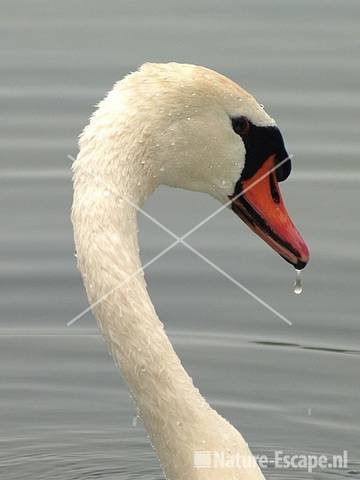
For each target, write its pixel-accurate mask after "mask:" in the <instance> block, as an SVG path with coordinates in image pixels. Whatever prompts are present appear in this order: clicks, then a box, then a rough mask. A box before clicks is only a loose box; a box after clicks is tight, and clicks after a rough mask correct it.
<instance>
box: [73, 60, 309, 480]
mask: <svg viewBox="0 0 360 480" xmlns="http://www.w3.org/2000/svg"><path fill="white" fill-rule="evenodd" d="M79 145H80V151H79V154H78V156H77V159H76V161H75V162H74V165H73V172H74V200H73V207H72V222H73V225H74V236H75V244H76V251H77V255H78V267H79V269H80V271H81V273H82V276H83V280H84V284H85V288H86V292H87V295H88V298H89V301H90V303H91V304H93V303H96V302H97V303H96V305H95V306H94V307H93V311H94V313H95V316H96V318H97V321H98V324H99V327H100V329H101V332H102V334H103V336H104V337H105V339H106V342H107V345H108V347H109V350H110V352H111V354H112V356H113V358H114V360H115V362H116V363H117V365H118V366H119V367H120V368H121V371H122V374H123V376H124V378H125V380H126V382H127V384H128V387H129V390H130V393H131V396H132V398H133V399H134V402H135V404H136V407H137V410H138V413H139V415H140V417H141V419H142V421H143V423H144V425H145V427H146V429H147V432H148V434H149V437H150V439H151V442H152V445H153V446H154V449H155V451H156V452H157V455H158V457H159V459H160V462H161V465H162V467H163V469H164V473H165V475H166V478H168V479H171V480H180V479H184V480H195V479H196V480H198V479H201V480H205V479H206V480H212V479H216V480H219V479H222V480H230V479H236V480H239V479H242V480H253V479H254V480H255V479H263V478H264V477H263V475H262V472H261V470H260V468H259V467H258V466H257V465H256V464H255V463H252V462H250V461H246V462H243V465H239V464H237V465H235V466H233V467H230V466H229V465H227V466H222V467H220V466H219V468H196V466H195V465H194V455H196V452H204V451H206V452H220V455H221V454H224V455H228V454H233V455H234V456H235V457H236V456H239V455H241V456H242V458H246V459H250V458H253V457H251V452H250V450H249V448H248V445H247V443H246V442H245V441H244V439H243V437H242V436H241V434H240V433H239V432H238V431H237V430H236V429H235V428H234V427H233V426H232V425H231V424H230V423H228V422H227V421H226V420H225V419H224V418H222V417H221V416H220V415H219V414H218V413H217V412H216V411H215V410H213V409H212V408H211V407H210V406H209V404H208V403H207V402H206V401H205V399H204V398H203V397H202V396H201V394H200V392H199V390H198V389H197V388H196V387H194V385H193V382H192V379H191V378H190V377H189V375H188V374H187V373H186V371H185V370H184V368H183V366H182V364H181V362H180V360H179V358H178V357H177V355H176V353H175V351H174V349H173V347H172V345H171V343H170V341H169V339H168V337H167V335H166V334H165V332H164V329H163V324H162V323H161V322H160V320H159V319H158V317H157V315H156V312H155V310H154V307H153V305H152V303H151V300H150V298H149V296H148V292H147V289H146V283H145V280H144V278H143V275H140V274H139V275H136V276H134V275H133V276H132V277H131V275H132V274H133V272H136V271H137V270H138V269H140V268H141V263H140V258H139V248H138V238H137V222H136V209H135V208H134V207H133V206H131V204H130V203H129V202H128V201H126V200H124V199H129V200H130V202H132V203H133V204H134V203H135V204H137V205H142V204H143V202H144V201H145V200H146V199H147V197H149V195H150V194H151V193H152V192H153V191H154V190H155V189H156V187H157V186H158V185H160V184H165V185H170V186H173V187H180V188H184V189H188V190H195V191H199V192H205V193H208V194H210V195H212V196H213V197H215V198H216V199H218V200H219V201H220V202H222V203H226V202H228V201H229V198H230V199H231V198H233V197H234V196H236V195H237V194H238V193H239V192H240V193H241V192H242V191H244V192H245V193H244V194H243V195H242V196H241V197H240V198H236V197H235V199H234V200H233V201H232V204H231V207H232V210H234V211H235V212H236V214H238V215H239V216H240V217H241V218H242V219H243V220H244V221H245V222H246V223H247V224H248V225H249V227H250V228H251V229H252V230H254V231H255V232H256V233H257V234H258V235H260V237H262V238H263V239H264V240H265V241H266V242H267V243H268V244H269V245H271V246H272V247H273V248H274V249H275V250H276V251H277V252H278V253H279V254H280V255H281V256H283V257H284V258H285V259H286V260H287V261H288V262H290V263H291V264H293V265H294V266H295V267H296V268H298V269H301V268H303V267H304V266H305V265H306V263H307V261H308V250H307V247H306V245H305V243H304V241H303V240H302V238H301V236H300V234H299V233H298V231H297V230H296V229H295V227H294V225H293V223H292V222H291V220H290V218H289V216H288V214H287V212H286V210H285V207H284V205H283V202H282V198H281V194H280V191H279V189H278V181H282V180H285V178H286V177H287V176H288V175H289V173H290V168H291V166H290V160H289V161H286V162H285V163H284V164H282V165H281V166H280V167H279V168H278V169H277V170H276V172H274V173H271V174H270V175H269V176H267V177H266V178H264V179H263V180H261V181H258V182H257V183H256V180H259V178H260V176H261V175H263V174H264V172H265V173H266V171H268V170H269V169H270V168H271V167H272V166H273V165H274V164H276V163H279V162H280V161H281V160H283V159H285V158H286V157H287V153H286V150H285V147H284V143H283V140H282V136H281V134H280V131H279V130H278V128H277V126H276V124H275V121H274V120H273V119H272V118H271V117H270V116H269V115H268V114H267V113H266V112H265V110H264V109H263V108H262V106H260V105H259V104H258V103H257V102H256V100H255V99H254V97H252V96H251V95H250V94H249V93H247V92H246V91H244V90H243V89H241V88H240V87H239V86H238V85H237V84H235V83H234V82H232V81H231V80H229V79H227V78H226V77H224V76H222V75H220V74H219V73H216V72H214V71H212V70H209V69H207V68H204V67H200V66H194V65H183V64H177V63H169V64H145V65H143V66H142V67H141V68H140V69H139V70H138V71H136V72H135V73H132V74H130V75H128V76H127V77H125V78H124V79H123V80H121V81H120V82H118V83H116V84H115V86H114V87H113V89H112V90H111V91H110V93H109V94H108V95H107V96H106V97H105V99H104V100H103V101H101V102H100V104H99V106H98V109H97V110H96V112H95V113H94V114H93V115H92V117H91V119H90V123H89V125H88V126H87V127H86V128H85V129H84V131H83V133H82V135H81V138H80V142H79ZM254 181H255V183H256V184H255V185H254V186H253V187H251V185H252V183H254ZM109 292H111V293H110V294H109ZM103 297H105V298H104V299H103V300H102V301H100V300H101V299H102V298H103Z"/></svg>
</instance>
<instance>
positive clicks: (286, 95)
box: [0, 0, 360, 480]
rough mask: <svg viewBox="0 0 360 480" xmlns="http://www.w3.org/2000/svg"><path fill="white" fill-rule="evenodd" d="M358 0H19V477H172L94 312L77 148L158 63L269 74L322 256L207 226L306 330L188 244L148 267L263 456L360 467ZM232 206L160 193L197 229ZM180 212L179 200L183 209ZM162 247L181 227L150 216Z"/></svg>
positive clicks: (14, 141) (14, 261)
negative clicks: (80, 246) (124, 85)
mask: <svg viewBox="0 0 360 480" xmlns="http://www.w3.org/2000/svg"><path fill="white" fill-rule="evenodd" d="M359 14H360V5H359V3H358V2H356V1H347V2H344V3H342V2H338V1H311V2H310V1H301V2H300V1H294V2H286V1H285V0H283V1H280V0H278V1H274V2H265V0H259V1H255V2H251V4H249V2H233V1H230V0H226V1H222V2H215V1H213V0H211V1H206V2H205V1H204V0H201V1H198V2H195V3H194V2H191V1H190V0H185V1H182V2H180V3H179V2H177V3H176V2H165V1H160V0H156V1H153V2H131V1H130V0H126V1H125V0H122V1H121V2H115V1H112V0H111V1H108V2H106V3H103V4H100V3H99V2H94V1H87V2H84V1H73V2H71V3H69V2H58V3H54V2H51V3H50V2H45V1H33V2H31V5H30V4H28V3H25V2H10V0H5V1H4V2H3V6H2V18H1V20H0V22H1V32H2V42H1V44H0V49H1V53H2V62H1V77H0V78H1V80H0V95H1V100H2V109H1V111H2V115H1V119H0V123H1V128H0V149H1V158H2V163H1V171H0V175H1V182H2V186H1V187H2V188H1V193H0V195H1V199H2V201H1V202H0V210H1V218H2V223H3V225H2V229H1V232H0V241H1V246H2V253H3V254H2V261H1V271H0V274H1V289H0V305H1V313H2V315H1V319H2V322H1V327H0V375H1V395H0V418H1V428H0V442H1V447H0V471H1V472H2V475H1V478H4V479H7V480H15V479H16V480H21V479H27V480H28V479H36V480H42V479H46V480H50V479H61V480H75V479H92V478H104V479H118V480H121V479H124V480H125V479H130V478H143V479H146V480H155V479H160V478H162V474H161V470H160V468H159V465H158V463H157V460H156V459H155V457H154V455H153V452H152V450H151V447H150V445H149V442H148V439H147V436H146V433H145V432H144V430H143V427H142V425H141V423H138V425H137V426H135V427H134V426H133V416H134V414H135V413H134V408H133V406H132V404H131V402H130V399H129V397H128V394H127V389H126V386H125V384H124V382H123V381H122V379H121V377H120V375H119V373H118V371H117V369H116V368H115V367H114V366H113V363H112V360H111V358H110V357H109V356H108V354H107V352H106V349H105V346H104V343H103V341H102V340H101V338H100V336H99V335H98V332H97V329H96V325H95V322H94V320H93V318H92V316H91V315H90V314H88V315H86V316H85V317H84V318H82V319H81V320H79V322H77V323H76V324H75V325H74V326H73V327H71V328H68V327H66V323H67V322H68V321H69V320H70V319H71V318H73V317H74V316H75V315H77V314H78V313H79V312H80V311H81V310H82V309H84V308H85V307H86V306H87V301H86V298H85V295H84V291H83V288H82V284H81V280H80V277H79V274H78V272H77V270H76V265H75V258H74V256H73V249H74V247H73V240H72V230H71V225H70V220H69V210H70V205H71V182H70V172H69V166H70V161H69V159H68V158H67V155H68V154H73V155H76V138H77V135H78V133H79V131H80V130H81V128H82V127H83V126H84V125H85V123H86V119H87V117H88V116H89V114H90V113H91V111H92V109H93V105H94V104H95V103H97V102H98V101H99V100H100V99H101V97H102V96H103V95H104V93H105V92H106V91H107V90H108V89H109V88H111V85H112V84H113V83H114V82H115V81H117V80H118V79H119V78H121V77H122V76H123V75H124V74H126V73H127V72H129V71H132V70H135V69H136V68H137V66H138V65H139V64H141V63H143V62H144V61H149V60H150V61H168V60H177V61H186V62H190V63H197V64H203V65H207V66H209V67H212V68H215V69H217V70H219V71H222V72H223V73H225V74H227V75H229V76H231V77H232V78H233V79H235V80H236V81H238V82H240V83H241V84H242V85H243V86H245V87H246V88H248V89H250V90H251V91H252V92H253V93H254V94H255V95H256V96H257V98H258V99H259V101H261V102H262V103H264V104H265V106H266V109H267V110H268V111H269V112H270V113H271V114H272V115H273V116H274V117H275V118H276V119H277V120H278V122H279V125H280V126H281V129H282V131H283V133H284V136H285V138H286V142H287V145H288V149H289V151H290V152H291V153H293V154H294V155H295V159H294V171H293V175H292V178H291V180H289V181H288V182H286V184H284V185H283V186H282V189H283V192H284V196H285V198H286V202H287V204H288V208H289V210H290V212H291V214H292V216H293V217H294V219H295V220H296V223H297V225H298V226H299V228H300V230H301V231H302V233H303V235H304V237H305V238H306V240H307V241H308V243H309V245H310V248H311V253H312V260H311V263H310V265H309V266H308V268H307V269H306V271H305V272H304V273H305V274H304V293H303V294H302V295H299V296H296V295H294V294H293V293H292V283H293V281H294V272H293V270H292V269H291V268H290V267H289V266H288V265H287V264H285V262H282V261H281V259H280V258H279V257H278V256H277V255H275V254H274V253H273V252H272V251H271V250H270V249H269V248H268V247H267V246H266V245H265V244H264V243H263V242H262V241H261V240H260V239H258V238H256V237H255V236H254V235H253V234H252V233H251V232H250V231H248V229H247V227H246V226H245V225H243V224H242V223H241V222H239V220H238V219H237V218H236V217H235V216H234V215H233V214H232V213H231V212H222V214H221V215H218V216H217V217H215V218H214V219H212V220H211V221H210V222H209V223H208V224H206V225H205V226H204V227H202V228H201V229H200V230H198V231H197V232H196V233H195V234H194V235H193V236H191V237H190V238H189V239H188V240H189V242H191V243H192V244H193V245H194V246H195V247H196V248H197V249H199V250H200V251H201V252H202V253H204V254H205V255H207V256H209V258H211V259H212V260H213V261H214V262H216V263H217V264H218V265H219V266H220V267H221V268H223V269H224V270H226V271H228V272H229V273H230V274H231V275H233V276H234V277H235V278H236V279H237V280H238V281H240V282H242V283H244V284H245V285H246V286H247V287H248V288H249V289H251V290H253V291H254V292H255V293H256V294H257V295H259V296H260V297H261V298H263V299H264V300H266V301H267V302H269V304H271V305H272V306H273V307H274V308H276V309H277V310H279V311H280V312H281V313H282V314H283V315H285V316H286V317H287V318H289V319H290V320H291V321H292V322H293V326H292V327H289V326H287V325H286V324H284V323H283V322H282V321H281V320H279V319H278V318H277V317H276V316H274V315H273V314H272V313H271V312H269V311H268V310H266V309H264V307H263V306H261V305H259V304H258V303H256V302H255V301H254V300H253V299H251V298H250V297H248V296H247V295H246V294H245V293H244V292H242V291H241V290H240V289H238V288H237V287H235V286H234V285H232V284H231V283H229V281H228V280H227V279H225V278H223V277H222V276H221V275H220V274H219V273H217V272H215V271H214V270H212V269H211V267H209V266H207V265H206V264H205V263H203V262H202V260H200V259H198V258H196V257H194V256H193V254H192V253H191V252H189V251H187V250H186V249H184V248H183V247H181V246H177V247H176V248H175V249H174V250H173V251H171V252H170V253H169V254H167V255H166V256H164V257H163V258H162V259H161V260H159V261H158V262H156V263H155V264H154V265H153V266H152V267H151V268H150V269H149V270H148V272H147V279H148V283H149V288H150V292H151V295H152V298H153V301H154V303H155V305H156V308H157V311H158V313H159V316H160V318H161V319H162V320H163V321H164V322H165V324H166V327H167V330H168V332H169V335H170V337H171V339H172V340H173V342H174V344H175V347H176V350H177V352H178V353H179V355H180V356H181V358H182V360H183V362H184V365H185V366H186V368H187V369H188V370H189V371H190V373H191V375H192V376H193V378H194V381H195V383H196V384H197V385H198V387H199V388H200V390H201V391H202V392H203V393H204V395H205V396H206V398H207V399H208V400H209V402H210V403H211V404H212V405H214V406H215V407H216V408H217V409H218V410H219V411H220V412H221V413H222V414H223V415H224V416H225V417H226V418H228V419H229V420H230V421H231V422H232V423H233V424H234V425H236V426H237V427H238V428H240V429H241V431H242V432H243V433H244V435H245V436H246V438H247V440H248V441H249V443H250V445H251V447H252V448H253V450H254V451H255V452H256V453H269V454H271V452H272V451H273V450H274V449H275V448H279V449H284V450H287V451H292V452H319V453H328V454H332V453H334V454H336V453H340V452H342V451H343V450H344V449H346V450H348V451H349V456H350V463H351V465H350V466H349V468H348V469H347V470H342V471H321V472H315V473H314V474H312V475H310V474H307V473H306V472H301V471H292V472H288V471H286V472H281V471H276V470H275V469H272V468H269V469H268V470H267V471H266V472H265V473H266V476H267V477H269V478H280V477H285V475H286V477H287V478H304V479H305V478H311V477H316V478H321V479H325V478H327V479H333V480H335V478H336V477H348V478H359V477H360V473H359V471H360V465H359V462H360V455H359V450H360V407H359V405H360V402H359V400H360V398H359V397H360V390H359V360H360V357H359V350H360V348H359V328H360V325H359V310H360V309H359V286H360V285H359V284H360V282H359V261H360V253H359V240H360V226H359V221H358V198H359V193H358V192H359V182H360V168H359V160H358V159H359V153H358V152H359V148H360V145H359V143H360V140H359V139H360V137H359V120H360V118H359V117H360V115H359V107H360V94H359V89H358V79H359V73H360V68H359V61H358V52H359V47H360V35H359V29H358V18H359ZM217 206H218V205H217V204H216V202H215V201H214V200H212V199H210V198H207V197H206V196H204V195H200V194H195V193H189V192H181V191H172V190H170V189H165V188H163V189H161V190H159V191H158V192H157V193H156V194H155V195H154V196H153V197H152V198H151V200H150V201H149V202H148V204H147V206H146V208H147V209H148V211H149V212H150V213H151V214H153V215H154V216H155V217H156V218H158V219H159V220H160V221H162V222H163V223H164V224H165V225H167V226H168V227H169V228H171V229H173V230H174V231H175V232H176V233H178V234H181V233H184V232H186V230H187V229H189V228H191V227H192V226H194V225H195V224H196V223H197V222H198V221H200V220H201V219H202V218H204V217H205V216H206V215H207V214H209V213H211V212H212V211H213V210H214V209H215V208H217ZM174 211H176V215H174ZM140 224H141V225H140V226H141V244H142V256H143V259H144V261H146V260H147V259H150V258H151V257H152V256H154V255H155V254H156V253H158V252H159V251H160V250H161V249H163V248H165V247H166V246H167V245H168V244H169V243H170V242H172V239H171V238H170V237H169V236H168V235H167V234H165V233H164V232H161V231H160V230H159V229H158V227H156V226H154V225H152V224H151V223H150V222H149V221H148V220H146V219H143V218H142V219H140Z"/></svg>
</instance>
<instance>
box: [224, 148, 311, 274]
mask: <svg viewBox="0 0 360 480" xmlns="http://www.w3.org/2000/svg"><path fill="white" fill-rule="evenodd" d="M274 167H275V155H270V156H269V157H268V158H267V159H266V161H265V162H264V163H263V164H262V166H261V167H260V168H259V169H258V170H257V171H256V173H255V174H254V175H253V176H252V177H251V178H248V179H246V180H241V179H240V180H239V182H238V185H237V194H236V195H234V196H232V197H230V198H231V199H232V204H231V208H232V210H233V211H234V212H235V213H236V214H237V215H238V216H239V217H240V218H241V219H242V220H244V222H245V223H246V224H247V225H248V226H249V227H250V228H251V230H253V231H254V232H255V233H256V234H257V235H259V237H260V238H262V239H263V240H265V242H266V243H267V244H269V245H270V247H272V248H273V249H274V250H275V251H276V252H277V253H279V255H281V256H282V257H283V258H284V259H285V260H286V261H287V262H289V263H291V264H292V265H294V267H295V268H296V269H298V270H301V269H302V268H304V267H305V266H306V264H307V262H308V261H309V250H308V248H307V246H306V244H305V242H304V240H303V238H302V237H301V235H300V233H299V232H298V230H297V229H296V227H295V225H294V224H293V222H292V221H291V219H290V217H289V214H288V212H287V211H286V208H285V205H284V202H283V200H282V197H281V192H280V189H279V185H278V181H277V178H276V170H275V169H274Z"/></svg>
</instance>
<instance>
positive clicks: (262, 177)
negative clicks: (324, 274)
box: [113, 63, 309, 269]
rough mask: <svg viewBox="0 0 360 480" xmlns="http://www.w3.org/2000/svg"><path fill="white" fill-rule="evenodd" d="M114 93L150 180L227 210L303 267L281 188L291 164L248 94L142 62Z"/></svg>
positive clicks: (186, 69)
mask: <svg viewBox="0 0 360 480" xmlns="http://www.w3.org/2000/svg"><path fill="white" fill-rule="evenodd" d="M113 92H114V93H115V94H119V93H120V94H121V99H122V108H125V110H126V112H127V118H128V119H130V120H129V124H130V126H131V125H132V127H133V128H135V127H134V125H136V129H137V132H138V135H139V137H141V138H142V139H143V140H142V141H144V142H147V145H148V148H147V151H148V155H149V157H150V162H149V163H150V165H151V173H152V177H153V178H154V179H155V182H157V183H158V184H165V185H169V186H173V187H179V188H184V189H188V190H193V191H199V192H205V193H208V194H210V195H211V196H213V197H215V198H216V199H217V200H219V201H220V202H222V203H223V204H228V205H229V206H230V207H231V208H232V210H233V211H234V212H235V213H236V214H237V215H238V216H239V217H240V218H241V219H242V220H244V222H245V223H246V224H247V225H248V226H249V227H250V228H251V229H252V230H253V231H254V232H255V233H257V234H258V235H259V236H260V237H261V238H263V239H264V240H265V242H267V243H268V244H269V245H270V246H271V247H272V248H273V249H274V250H275V251H276V252H278V253H279V254H280V255H281V256H282V257H283V258H284V259H285V260H287V261H288V262H289V263H291V264H292V265H294V266H295V268H297V269H302V268H304V266H305V265H306V263H307V262H308V258H309V252H308V249H307V246H306V244H305V242H304V240H303V239H302V237H301V235H300V233H299V232H298V231H297V229H296V228H295V226H294V224H293V223H292V221H291V219H290V217H289V215H288V213H287V211H286V209H285V206H284V203H283V200H282V197H281V193H280V189H279V185H278V183H279V182H281V181H284V180H285V179H286V178H287V177H288V176H289V174H290V171H291V161H290V158H289V156H288V153H287V151H286V149H285V146H284V141H283V138H282V135H281V133H280V130H279V128H278V127H277V125H276V123H275V121H274V120H273V119H272V118H271V117H270V116H269V115H268V114H267V113H266V111H265V110H264V108H263V106H262V105H260V104H259V103H258V102H257V101H256V99H255V98H254V97H253V96H252V95H250V94H249V93H248V92H246V91H245V90H244V89H242V88H241V87H240V86H239V85H237V84H236V83H235V82H233V81H231V80H230V79H228V78H226V77H224V76H223V75H221V74H219V73H217V72H214V71H212V70H210V69H207V68H204V67H200V66H195V65H185V64H177V63H168V64H144V65H143V66H142V67H141V68H140V69H139V70H138V71H137V72H135V73H133V74H131V75H129V76H127V77H125V79H123V80H122V81H121V82H119V83H118V84H117V85H116V86H115V88H114V90H113Z"/></svg>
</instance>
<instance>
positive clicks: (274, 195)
mask: <svg viewBox="0 0 360 480" xmlns="http://www.w3.org/2000/svg"><path fill="white" fill-rule="evenodd" d="M269 183H270V191H271V196H272V198H273V200H274V202H275V203H280V194H279V190H278V186H277V185H276V180H275V174H274V172H272V173H270V175H269Z"/></svg>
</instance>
